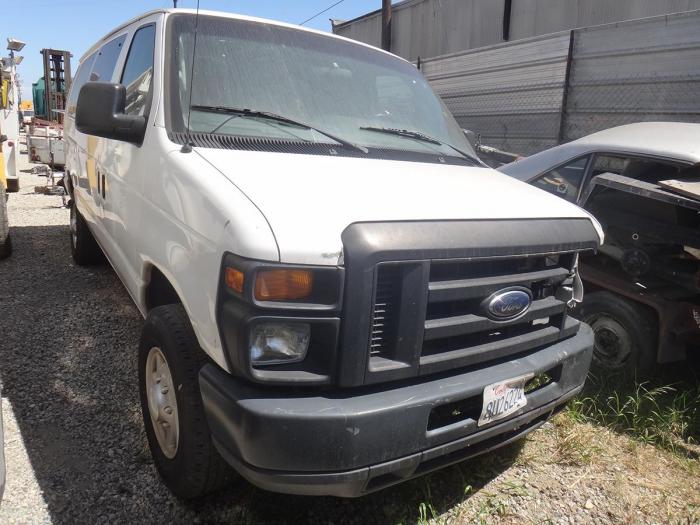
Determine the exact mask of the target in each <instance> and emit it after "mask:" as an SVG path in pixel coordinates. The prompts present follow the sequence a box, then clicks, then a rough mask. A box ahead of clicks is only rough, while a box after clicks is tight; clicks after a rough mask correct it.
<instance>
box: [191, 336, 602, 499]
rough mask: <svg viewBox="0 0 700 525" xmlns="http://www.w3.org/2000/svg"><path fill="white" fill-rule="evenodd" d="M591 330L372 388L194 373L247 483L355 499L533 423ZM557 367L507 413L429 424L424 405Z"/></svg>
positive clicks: (549, 407)
mask: <svg viewBox="0 0 700 525" xmlns="http://www.w3.org/2000/svg"><path fill="white" fill-rule="evenodd" d="M592 349H593V333H592V331H591V330H590V328H589V327H588V326H587V325H585V324H581V327H580V330H579V331H578V333H577V334H576V335H575V336H573V337H571V338H569V339H566V340H563V341H560V342H558V343H557V344H554V345H551V346H548V347H546V348H543V349H541V350H539V351H536V352H534V353H531V354H529V355H527V356H525V357H521V358H517V359H514V360H511V361H507V362H503V363H500V364H496V365H492V366H489V367H483V366H482V367H481V368H478V369H471V370H466V371H461V372H460V373H458V374H454V373H453V374H451V375H440V376H437V377H432V378H423V379H422V380H418V381H416V380H414V381H411V382H407V383H398V384H397V383H394V384H389V385H381V386H378V387H373V388H363V389H352V390H349V389H346V390H341V391H338V392H323V393H312V394H299V393H297V392H294V391H292V390H289V389H287V390H276V389H270V388H269V387H268V388H263V387H257V386H252V385H249V384H246V383H243V382H241V381H239V380H236V379H234V378H233V377H231V376H230V375H228V374H226V373H225V372H223V371H221V370H220V369H219V368H217V367H216V366H214V365H206V366H205V367H204V368H203V369H202V371H201V372H200V386H201V392H202V398H203V401H204V407H205V411H206V414H207V419H208V422H209V427H210V429H211V432H212V436H213V438H214V441H215V443H216V446H217V448H218V449H219V451H220V452H221V453H222V455H223V456H224V457H225V458H226V459H227V461H229V462H230V463H231V464H232V465H233V466H234V467H235V468H236V470H238V472H239V473H240V474H241V475H243V476H244V477H245V478H247V479H248V480H249V481H250V482H252V483H253V484H255V485H257V486H259V487H261V488H263V489H266V490H271V491H275V492H284V493H290V494H305V495H333V496H343V497H356V496H361V495H363V494H366V493H369V492H373V491H375V490H379V489H382V488H385V487H388V486H390V485H393V484H395V483H399V482H401V481H404V480H406V479H409V478H412V477H415V476H419V475H422V474H425V473H426V472H429V471H432V470H435V469H438V468H441V467H444V466H446V465H449V464H452V463H456V462H459V461H462V460H464V459H467V458H469V457H472V456H476V455H478V454H482V453H484V452H488V451H489V450H492V449H494V448H497V447H500V446H502V445H505V444H506V443H509V442H511V441H514V440H516V439H518V438H520V437H522V436H524V435H525V434H527V433H528V432H530V431H531V430H534V429H535V428H537V427H538V426H539V425H541V424H542V423H543V422H544V421H545V420H546V419H547V417H549V416H550V415H551V414H552V413H553V412H554V411H555V410H556V409H557V408H558V407H560V406H561V405H562V404H563V403H565V402H566V401H567V400H568V399H570V398H571V397H573V396H574V395H576V394H577V393H578V392H579V391H580V390H581V388H582V387H583V383H584V381H585V378H586V375H587V373H588V368H589V365H590V360H591V354H592ZM550 370H557V376H556V380H555V381H554V382H552V383H549V384H548V385H546V386H544V387H542V388H540V389H537V390H534V391H532V392H531V393H529V394H527V406H526V407H524V408H523V409H522V410H521V411H519V412H518V413H516V414H514V415H513V416H512V417H511V418H510V419H508V420H505V421H499V422H495V423H492V424H490V425H486V426H483V427H477V422H476V418H478V415H477V416H476V418H474V417H465V418H464V419H461V420H459V421H456V422H452V423H450V424H447V425H446V426H442V427H438V428H431V429H428V422H429V418H430V415H431V412H432V411H433V409H435V408H437V407H440V406H442V405H446V404H449V403H454V402H457V401H462V400H467V399H470V398H481V396H482V393H483V390H484V387H485V386H487V385H489V384H492V383H495V382H497V381H500V380H505V379H509V378H512V377H516V376H519V375H522V374H524V373H527V372H534V373H536V374H537V373H540V372H546V371H550Z"/></svg>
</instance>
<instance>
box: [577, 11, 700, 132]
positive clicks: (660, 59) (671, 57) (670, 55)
mask: <svg viewBox="0 0 700 525" xmlns="http://www.w3.org/2000/svg"><path fill="white" fill-rule="evenodd" d="M650 120H656V121H659V120H664V121H682V122H700V11H693V12H689V13H680V14H676V15H668V16H665V17H655V18H649V19H646V20H637V21H630V22H622V23H618V24H614V25H605V26H599V27H591V28H587V29H580V30H577V31H575V34H574V49H573V62H572V66H571V74H570V83H569V90H568V94H567V107H566V114H565V118H564V128H563V130H564V137H563V138H564V139H566V140H572V139H576V138H579V137H582V136H584V135H588V134H589V133H593V132H595V131H599V130H601V129H605V128H609V127H612V126H618V125H621V124H627V123H630V122H639V121H650Z"/></svg>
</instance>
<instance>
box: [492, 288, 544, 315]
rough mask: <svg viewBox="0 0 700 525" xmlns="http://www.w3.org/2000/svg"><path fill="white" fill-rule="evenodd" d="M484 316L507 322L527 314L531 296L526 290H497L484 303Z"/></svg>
mask: <svg viewBox="0 0 700 525" xmlns="http://www.w3.org/2000/svg"><path fill="white" fill-rule="evenodd" d="M483 304H484V309H485V311H486V315H487V316H488V317H490V318H491V319H494V320H496V321H509V320H510V319H515V318H516V317H519V316H521V315H523V314H524V313H525V312H527V309H528V308H530V304H532V294H531V293H530V290H528V289H527V288H507V289H505V290H499V291H497V292H496V293H494V294H492V295H491V296H489V297H488V298H487V299H486V300H485V301H484V303H483Z"/></svg>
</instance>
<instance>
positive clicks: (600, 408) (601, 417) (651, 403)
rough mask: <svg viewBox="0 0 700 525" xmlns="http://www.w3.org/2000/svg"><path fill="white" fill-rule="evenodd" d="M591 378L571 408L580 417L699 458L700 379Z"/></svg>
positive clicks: (583, 420)
mask: <svg viewBox="0 0 700 525" xmlns="http://www.w3.org/2000/svg"><path fill="white" fill-rule="evenodd" d="M667 381H668V378H656V379H654V380H652V381H641V382H640V381H636V380H633V379H625V378H620V377H617V378H601V377H597V378H596V377H594V376H591V377H589V380H588V383H587V385H586V389H585V393H584V395H583V396H581V397H579V398H577V399H574V400H573V401H571V402H570V404H569V407H568V413H569V416H570V417H571V418H572V419H574V420H575V421H581V422H588V423H594V424H599V425H604V426H606V427H609V428H611V429H612V430H615V431H618V432H622V433H625V434H628V435H630V436H632V437H633V438H635V439H637V440H639V441H641V442H644V443H650V444H653V445H657V446H660V447H662V448H664V449H667V450H670V451H672V452H675V453H679V454H681V455H684V456H689V457H697V448H696V446H697V445H698V442H699V441H700V382H699V381H698V379H697V378H695V377H692V374H690V376H689V377H684V376H683V374H682V375H681V377H674V378H673V379H672V382H670V383H669V382H667Z"/></svg>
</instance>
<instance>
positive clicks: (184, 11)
mask: <svg viewBox="0 0 700 525" xmlns="http://www.w3.org/2000/svg"><path fill="white" fill-rule="evenodd" d="M158 13H162V14H164V15H172V14H191V15H194V14H196V13H197V10H196V9H182V8H179V9H172V8H170V9H153V10H151V11H148V12H146V13H143V14H140V15H138V16H135V17H134V18H132V19H131V20H129V21H127V22H124V23H123V24H121V25H120V26H118V27H116V28H114V29H113V30H112V31H110V32H109V33H107V34H106V35H105V36H103V37H102V38H101V39H99V40H98V41H97V42H95V43H94V44H93V45H92V46H91V47H90V49H88V50H87V51H86V52H85V53H83V55H82V56H81V57H80V62H82V61H83V60H85V58H86V57H88V56H90V55H91V54H92V53H94V52H95V51H96V50H97V49H98V48H99V47H100V46H101V45H102V44H103V43H104V42H105V41H106V40H108V39H109V38H110V37H112V36H113V35H115V34H117V33H119V32H120V31H122V30H123V29H124V28H126V27H128V26H130V25H131V24H134V23H135V22H138V21H139V20H141V19H143V18H146V17H149V16H152V15H155V14H158ZM199 14H200V15H206V16H215V17H219V18H230V19H233V20H247V21H249V22H257V23H261V24H268V25H274V26H278V27H287V28H291V29H296V30H298V31H306V32H307V33H316V34H318V35H322V36H325V37H327V38H335V39H337V40H344V41H346V42H350V43H352V44H356V45H359V46H364V47H368V48H370V49H373V50H375V51H378V52H380V53H386V54H387V55H391V56H393V57H394V58H397V59H399V60H404V59H403V58H401V57H399V56H396V55H393V54H392V53H389V52H387V51H384V50H383V49H379V48H378V47H374V46H370V45H369V44H365V43H364V42H359V41H357V40H352V39H350V38H345V37H343V36H340V35H334V34H333V33H329V32H327V31H320V30H318V29H311V28H308V27H303V26H300V25H296V24H288V23H286V22H280V21H277V20H270V19H267V18H258V17H255V16H247V15H238V14H235V13H226V12H224V11H207V10H204V9H200V10H199ZM404 61H406V60H404Z"/></svg>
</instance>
